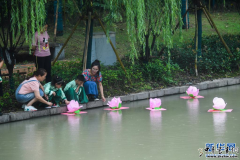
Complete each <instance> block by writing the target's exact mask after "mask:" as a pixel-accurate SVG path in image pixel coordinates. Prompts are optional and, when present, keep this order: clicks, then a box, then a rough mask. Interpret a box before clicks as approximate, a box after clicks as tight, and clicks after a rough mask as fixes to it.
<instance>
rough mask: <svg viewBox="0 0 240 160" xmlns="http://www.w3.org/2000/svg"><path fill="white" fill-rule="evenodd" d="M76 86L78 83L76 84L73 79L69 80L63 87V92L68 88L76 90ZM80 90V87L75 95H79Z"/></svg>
mask: <svg viewBox="0 0 240 160" xmlns="http://www.w3.org/2000/svg"><path fill="white" fill-rule="evenodd" d="M77 87H78V85H77V84H76V81H75V80H72V81H71V82H69V83H68V84H66V86H65V88H64V92H66V91H67V90H69V88H73V89H74V90H76V89H77ZM81 91H82V88H81V87H80V88H79V90H78V93H77V95H80V93H81Z"/></svg>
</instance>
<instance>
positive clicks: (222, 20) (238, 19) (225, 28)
mask: <svg viewBox="0 0 240 160" xmlns="http://www.w3.org/2000/svg"><path fill="white" fill-rule="evenodd" d="M211 16H212V19H213V21H214V23H215V25H216V27H217V29H218V31H219V32H220V34H221V35H224V34H239V33H240V15H239V13H237V12H231V13H229V12H226V13H213V14H211ZM189 21H190V28H189V29H188V30H186V29H185V30H183V32H182V36H183V40H182V42H181V41H179V36H178V35H179V32H176V33H175V35H174V41H175V43H177V44H178V45H180V46H181V45H184V44H186V43H189V42H192V41H193V39H194V36H195V16H194V14H190V15H189ZM209 35H217V33H216V31H215V29H214V28H212V27H211V25H210V24H209V22H208V20H207V18H206V17H205V14H204V13H203V14H202V36H209Z"/></svg>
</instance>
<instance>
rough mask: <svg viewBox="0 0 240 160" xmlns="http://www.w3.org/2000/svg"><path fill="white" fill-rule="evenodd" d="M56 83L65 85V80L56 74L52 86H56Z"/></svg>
mask: <svg viewBox="0 0 240 160" xmlns="http://www.w3.org/2000/svg"><path fill="white" fill-rule="evenodd" d="M55 84H58V85H63V84H64V81H63V79H62V78H61V77H59V76H54V77H53V79H52V82H51V85H52V86H55Z"/></svg>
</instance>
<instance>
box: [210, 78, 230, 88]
mask: <svg viewBox="0 0 240 160" xmlns="http://www.w3.org/2000/svg"><path fill="white" fill-rule="evenodd" d="M213 82H218V87H224V86H227V85H228V81H227V80H226V79H216V80H213Z"/></svg>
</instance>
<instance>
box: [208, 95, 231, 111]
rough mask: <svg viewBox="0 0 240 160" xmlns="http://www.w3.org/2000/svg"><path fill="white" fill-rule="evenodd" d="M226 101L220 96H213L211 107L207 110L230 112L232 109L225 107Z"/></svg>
mask: <svg viewBox="0 0 240 160" xmlns="http://www.w3.org/2000/svg"><path fill="white" fill-rule="evenodd" d="M226 105H227V103H225V101H224V100H223V99H222V98H218V97H215V98H214V99H213V109H209V110H208V112H232V109H225V107H226Z"/></svg>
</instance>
